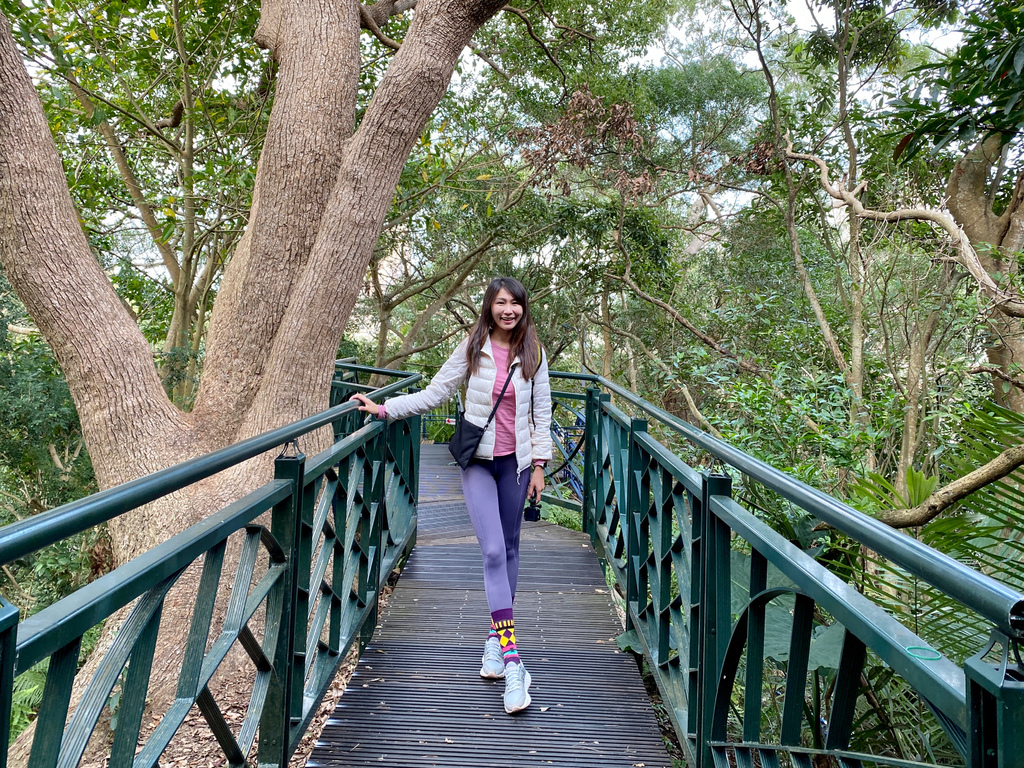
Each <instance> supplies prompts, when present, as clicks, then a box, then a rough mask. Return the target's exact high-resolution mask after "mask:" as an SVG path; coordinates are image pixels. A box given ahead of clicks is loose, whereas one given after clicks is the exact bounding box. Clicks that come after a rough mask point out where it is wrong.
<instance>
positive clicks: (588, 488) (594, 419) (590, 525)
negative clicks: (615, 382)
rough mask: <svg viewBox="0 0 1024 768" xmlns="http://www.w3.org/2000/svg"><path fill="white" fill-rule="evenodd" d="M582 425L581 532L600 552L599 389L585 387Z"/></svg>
mask: <svg viewBox="0 0 1024 768" xmlns="http://www.w3.org/2000/svg"><path fill="white" fill-rule="evenodd" d="M584 413H585V416H586V421H585V422H584V425H583V499H582V501H583V516H582V521H581V522H582V524H583V532H584V533H586V534H588V535H589V536H590V543H591V546H593V547H594V550H595V551H596V552H598V554H600V553H601V550H600V549H599V548H598V542H597V463H598V462H599V461H600V460H601V390H600V389H596V388H594V387H590V388H588V389H587V400H586V410H585V412H584Z"/></svg>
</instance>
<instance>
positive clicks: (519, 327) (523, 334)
mask: <svg viewBox="0 0 1024 768" xmlns="http://www.w3.org/2000/svg"><path fill="white" fill-rule="evenodd" d="M502 288H504V289H505V290H506V291H508V292H509V293H511V294H512V298H513V299H515V300H516V301H517V302H518V303H519V306H521V307H522V308H523V316H522V317H521V318H519V322H518V323H517V324H516V327H515V328H513V329H512V339H511V341H510V342H509V345H508V350H509V354H508V359H509V363H510V364H511V362H512V360H514V359H515V358H516V357H518V358H519V361H520V365H521V368H520V373H521V374H522V376H523V378H524V379H528V380H529V379H532V378H533V377H534V376H535V375H536V373H537V369H538V368H540V339H538V338H537V328H536V327H535V326H534V324H533V317H531V315H530V300H529V297H527V295H526V288H524V287H523V284H522V283H520V282H519V281H518V280H516V279H515V278H514V277H496V278H494V279H493V280H491V283H490V285H488V286H487V290H486V291H484V300H483V304H482V306H481V307H480V317H478V318H477V321H476V323H475V324H474V325H473V330H472V331H471V332H470V334H469V346H467V347H466V360H467V362H468V363H469V372H470V373H476V372H477V369H478V368H479V367H480V352H481V350H482V349H483V347H484V342H485V341H486V340H487V337H488V335H490V333H491V328H493V326H494V316H493V315H492V314H491V305H493V304H494V299H495V297H497V295H498V291H500V290H501V289H502Z"/></svg>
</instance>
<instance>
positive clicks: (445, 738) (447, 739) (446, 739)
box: [444, 736, 455, 744]
mask: <svg viewBox="0 0 1024 768" xmlns="http://www.w3.org/2000/svg"><path fill="white" fill-rule="evenodd" d="M444 743H445V744H454V743H455V742H454V741H452V740H451V739H449V738H448V737H447V736H445V737H444Z"/></svg>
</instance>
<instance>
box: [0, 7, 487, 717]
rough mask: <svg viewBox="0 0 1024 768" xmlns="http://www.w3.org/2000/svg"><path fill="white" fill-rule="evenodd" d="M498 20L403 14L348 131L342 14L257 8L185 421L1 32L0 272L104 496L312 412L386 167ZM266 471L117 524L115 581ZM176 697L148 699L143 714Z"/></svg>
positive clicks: (1, 22) (392, 173)
mask: <svg viewBox="0 0 1024 768" xmlns="http://www.w3.org/2000/svg"><path fill="white" fill-rule="evenodd" d="M501 5H502V2H501V0H420V2H419V3H418V5H417V7H416V10H415V16H414V19H413V22H412V24H411V26H410V28H409V31H408V33H407V35H406V38H405V40H404V42H403V44H402V46H401V49H400V50H399V51H398V52H397V53H396V54H395V55H394V57H393V59H392V61H391V65H390V67H389V68H388V71H387V73H386V74H385V75H384V77H383V79H382V80H381V82H380V84H379V86H378V88H377V91H376V93H375V95H374V96H373V98H372V100H371V102H370V104H369V105H368V107H367V109H366V111H365V113H364V115H363V118H362V121H361V123H360V125H359V128H358V130H353V129H354V123H355V109H356V93H357V88H358V85H359V67H360V45H359V36H360V15H359V7H358V5H357V4H356V2H355V1H354V0H319V2H311V3H306V4H294V3H285V2H283V1H282V0H264V2H263V3H262V6H261V22H260V25H259V29H258V31H257V40H258V42H259V43H260V44H262V45H264V46H266V47H268V48H269V49H270V50H271V52H272V54H273V56H274V58H275V59H276V61H277V62H278V65H279V74H278V78H277V85H276V88H277V90H276V95H275V101H274V109H273V113H272V116H271V120H270V125H269V128H268V133H267V138H266V142H265V145H264V148H263V153H262V155H261V158H260V162H259V166H258V169H257V174H256V182H255V190H254V195H253V206H252V211H251V215H250V219H249V227H248V229H247V231H246V232H245V235H244V236H243V238H242V240H241V241H240V243H239V245H238V248H237V250H236V252H235V255H234V257H233V259H232V260H231V262H230V265H229V267H228V270H227V272H226V274H225V276H224V280H223V284H222V286H221V290H220V293H219V295H218V297H217V300H216V303H215V305H214V308H213V311H212V316H211V328H210V334H209V340H208V346H207V357H206V364H205V370H204V373H203V378H202V382H201V385H200V388H199V392H198V393H197V399H196V403H195V407H194V409H193V412H192V413H191V414H183V413H182V412H181V411H179V410H178V409H177V408H176V407H175V406H174V405H173V404H172V403H171V402H170V400H169V399H168V397H167V394H166V393H165V391H164V389H163V387H162V386H161V382H160V379H159V377H158V375H157V372H156V369H155V368H154V365H153V359H152V354H151V350H150V348H149V345H148V344H147V343H146V341H145V339H144V338H143V336H142V334H141V333H140V332H139V330H138V328H137V327H136V325H135V323H134V321H133V319H132V318H131V317H130V315H129V314H128V312H127V311H126V310H125V308H124V307H123V305H122V304H121V302H120V301H119V299H118V297H117V295H116V294H115V293H114V291H113V288H112V287H111V285H110V282H109V280H108V279H107V277H106V275H105V274H104V273H103V271H102V269H101V268H100V266H99V264H98V263H97V262H96V260H95V259H94V258H93V256H92V254H91V253H90V250H89V246H88V243H87V241H86V239H85V237H84V235H83V233H82V231H81V228H80V226H79V223H78V217H77V215H76V213H75V210H74V208H73V205H72V202H71V197H70V194H69V193H68V189H67V184H66V182H65V178H64V173H63V170H62V168H61V163H60V158H59V157H58V155H57V152H56V149H55V147H54V144H53V141H52V139H51V137H50V131H49V128H48V126H47V123H46V119H45V116H44V114H43V110H42V107H41V104H40V102H39V99H38V98H37V96H36V94H35V91H34V88H33V86H32V83H31V80H30V78H29V76H28V73H27V72H26V70H25V66H24V64H23V63H22V60H21V57H20V55H19V54H18V51H17V49H16V48H15V45H14V42H13V40H12V38H11V35H10V28H9V24H8V22H7V20H6V19H5V18H4V17H3V16H2V15H0V262H2V264H3V268H4V270H5V272H6V273H7V275H8V277H9V279H10V281H11V284H12V285H13V286H14V288H15V290H16V291H17V292H18V294H19V296H20V297H21V298H22V300H23V301H24V302H25V305H26V307H27V308H28V310H29V312H31V314H32V316H33V318H34V319H35V321H36V323H37V325H38V327H39V329H40V331H41V332H42V333H43V334H44V335H45V336H46V338H47V340H48V341H49V343H50V345H51V346H52V347H53V350H54V353H55V354H56V356H57V359H58V361H59V362H60V364H61V367H62V368H63V370H64V373H65V375H66V376H67V380H68V385H69V387H70V389H71V393H72V396H73V397H74V400H75V404H76V406H77V408H78V411H79V414H80V417H81V421H82V430H83V434H84V437H85V440H86V444H87V446H88V449H89V452H90V456H91V458H92V461H93V464H94V467H95V470H96V476H97V479H98V481H99V484H100V486H101V487H104V488H105V487H109V486H111V485H115V484H117V483H121V482H124V481H127V480H130V479H133V478H136V477H139V476H140V475H143V474H146V473H148V472H152V471H154V470H157V469H160V468H163V467H166V466H168V465H170V464H173V463H175V462H178V461H182V460H184V459H187V458H190V457H192V456H195V455H198V454H200V453H203V452H206V451H209V450H212V449H215V448H218V447H221V446H223V445H226V444H229V443H231V442H234V441H237V440H239V439H242V438H245V437H248V436H251V435H253V434H256V433H259V432H262V431H264V430H267V429H270V428H273V427H276V426H279V425H281V424H283V423H287V422H289V421H292V420H294V419H297V418H300V417H302V416H306V415H309V414H310V413H312V412H315V411H316V410H318V409H320V408H322V407H324V406H326V404H327V402H328V394H329V382H330V378H331V375H332V372H333V360H334V357H335V354H336V351H337V348H338V344H339V342H340V339H341V336H342V333H343V331H344V328H345V325H346V321H347V320H348V316H349V313H350V312H351V310H352V307H353V305H354V303H355V300H356V297H357V295H358V292H359V290H360V287H361V286H362V283H363V280H364V276H365V272H366V266H367V263H368V261H369V258H370V256H371V254H372V251H373V247H374V243H375V242H376V239H377V236H378V234H379V232H380V228H381V226H382V223H383V220H384V215H385V212H386V211H387V208H388V205H389V203H390V201H391V199H392V197H393V195H394V191H395V186H396V184H397V181H398V177H399V174H400V172H401V170H402V167H403V165H404V163H405V161H406V159H407V157H408V155H409V152H410V151H411V149H412V146H413V143H414V142H415V141H416V139H417V138H418V136H419V135H420V133H421V131H422V130H423V127H424V125H425V124H426V122H427V120H428V118H429V117H430V115H431V113H432V112H433V111H434V109H435V108H436V106H437V104H438V102H439V101H440V99H441V97H442V96H443V94H444V92H445V90H446V89H447V87H448V84H449V81H450V78H451V75H452V72H453V70H454V66H455V63H456V61H457V59H458V57H459V55H460V53H461V52H462V50H463V48H464V47H465V46H466V45H467V44H468V43H469V41H470V39H471V37H472V35H473V33H474V32H475V31H476V30H477V29H478V28H479V26H480V25H481V24H483V23H484V22H485V21H486V20H487V19H488V18H490V17H491V16H492V15H493V14H494V13H496V12H497V10H498V9H499V8H500V6H501ZM388 7H390V8H392V9H394V8H395V4H394V3H391V4H388ZM310 447H311V446H308V447H307V448H306V450H307V452H310V451H309V448H310ZM268 468H269V460H267V461H263V462H250V463H249V464H247V465H246V466H245V467H244V468H242V469H239V470H238V471H235V472H233V473H225V474H223V475H221V476H218V477H217V478H214V479H213V480H211V481H209V482H207V483H205V484H204V488H202V489H201V490H190V491H184V492H181V493H179V494H176V495H175V496H176V497H175V499H174V500H173V506H172V505H171V503H170V502H168V503H166V504H163V505H152V506H151V507H148V508H145V509H141V510H138V511H136V512H133V513H131V514H129V515H125V516H123V517H122V518H120V519H119V520H117V521H116V522H114V523H112V524H111V527H110V533H111V537H112V539H113V542H114V549H115V558H116V561H117V563H118V564H120V563H123V562H125V561H126V560H128V559H130V558H131V557H133V556H135V555H137V554H139V553H140V552H142V551H144V550H146V549H148V548H150V547H151V546H153V545H154V544H155V543H157V542H158V541H160V540H163V539H166V538H167V537H169V536H170V535H172V534H174V533H176V532H177V531H179V530H181V529H183V528H184V527H186V526H188V525H190V524H192V523H194V522H196V521H198V520H199V519H201V518H202V517H203V516H205V515H207V514H209V512H211V511H212V510H213V509H215V508H217V507H219V506H221V505H223V504H225V503H227V502H228V501H230V500H231V499H232V498H236V497H237V496H239V495H241V493H243V492H244V491H245V490H248V489H249V488H251V487H252V486H253V485H255V484H257V483H258V482H260V481H262V480H263V479H265V478H266V477H267V474H266V473H267V470H268ZM189 612H190V601H187V600H181V601H170V600H169V601H168V602H167V604H166V606H165V608H164V617H163V622H162V625H163V626H164V627H171V628H172V630H173V631H172V632H169V633H168V634H169V636H166V637H165V636H163V635H162V636H161V639H160V641H159V642H160V643H161V644H166V643H170V642H172V640H177V639H178V637H177V636H180V627H182V626H187V620H188V614H189ZM111 629H113V628H112V627H111ZM178 665H180V657H179V656H178V654H176V653H173V652H171V653H165V652H162V651H161V650H160V647H158V651H157V654H156V661H155V662H154V672H153V674H154V678H157V679H162V678H164V677H168V676H169V675H171V674H172V673H173V672H174V669H175V668H176V667H177V666H178ZM175 674H176V673H175ZM173 692H174V686H173V684H171V685H167V686H164V687H162V688H160V690H159V691H158V692H157V695H156V696H155V697H154V699H159V698H163V697H166V696H173ZM162 703H163V702H161V701H157V700H154V701H153V702H152V705H153V706H154V707H155V708H158V709H159V708H160V706H161V704H162Z"/></svg>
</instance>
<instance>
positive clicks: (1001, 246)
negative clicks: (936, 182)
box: [946, 135, 1024, 413]
mask: <svg viewBox="0 0 1024 768" xmlns="http://www.w3.org/2000/svg"><path fill="white" fill-rule="evenodd" d="M1006 150H1007V148H1006V147H1004V146H1002V142H1001V137H1000V136H999V135H992V136H989V137H988V138H986V139H985V140H984V141H982V142H980V143H979V144H978V145H977V146H975V147H974V149H972V150H971V151H970V152H968V153H967V154H966V155H964V157H963V158H962V159H961V160H960V161H959V162H958V163H957V164H956V167H955V168H954V169H953V173H952V175H951V176H950V178H949V183H948V185H947V186H946V192H947V194H948V199H949V210H950V213H952V214H953V218H954V219H956V223H957V224H959V225H960V226H961V227H963V229H964V233H965V234H966V235H967V237H968V239H969V240H970V241H971V244H972V245H973V246H974V247H975V249H976V250H977V252H978V257H979V258H980V260H981V263H982V265H983V266H984V267H985V269H986V271H987V272H988V273H989V274H991V275H995V274H1006V273H1007V270H1009V271H1011V272H1016V271H1017V259H1016V258H1015V257H1013V255H1012V254H1014V253H1015V252H1017V251H1020V250H1021V249H1022V248H1024V173H1022V174H1021V175H1020V176H1018V178H1017V180H1016V184H1015V186H1014V191H1013V195H1012V197H1011V199H1010V202H1009V204H1008V205H1007V206H1006V208H1005V209H1004V210H1003V212H1002V213H1001V214H998V215H997V214H996V213H995V209H994V207H993V206H994V203H995V201H996V199H997V195H998V186H999V181H1000V180H999V179H998V178H993V171H994V170H995V169H998V168H999V167H1000V163H999V159H1000V155H1001V153H1003V152H1005V151H1006ZM990 335H991V338H992V343H991V345H990V346H989V348H988V350H987V354H988V360H989V363H991V364H992V365H993V366H995V367H997V368H998V369H999V370H1001V371H1003V372H1004V373H1006V374H1008V375H1011V376H1015V377H1016V376H1017V375H1018V374H1019V372H1020V370H1021V369H1022V367H1024V326H1022V324H1021V320H1020V318H1016V317H1010V316H1008V315H1006V314H1004V313H1003V312H1001V311H1000V310H999V307H994V308H993V309H992V311H991V313H990ZM1014 367H1016V370H1014ZM993 384H994V387H995V392H994V397H995V400H996V402H998V403H1000V404H1001V405H1004V406H1006V407H1007V408H1012V409H1013V410H1015V411H1017V412H1018V413H1022V412H1024V392H1021V391H1020V390H1019V389H1017V388H1015V387H1007V388H1006V389H1008V390H1009V391H1004V387H1003V381H1002V380H1000V379H996V378H993Z"/></svg>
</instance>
